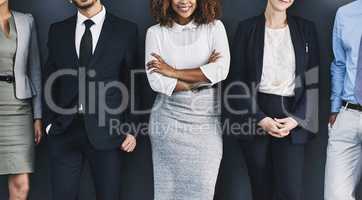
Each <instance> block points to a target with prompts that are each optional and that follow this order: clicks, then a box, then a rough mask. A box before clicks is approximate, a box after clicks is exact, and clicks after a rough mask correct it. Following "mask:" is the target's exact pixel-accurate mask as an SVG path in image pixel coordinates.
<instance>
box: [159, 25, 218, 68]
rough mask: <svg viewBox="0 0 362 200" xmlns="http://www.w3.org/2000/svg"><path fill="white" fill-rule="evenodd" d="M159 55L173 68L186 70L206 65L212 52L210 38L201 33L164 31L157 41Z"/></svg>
mask: <svg viewBox="0 0 362 200" xmlns="http://www.w3.org/2000/svg"><path fill="white" fill-rule="evenodd" d="M159 48H160V54H161V56H162V57H163V58H164V60H165V61H166V62H167V63H169V64H170V65H172V66H175V68H178V69H188V68H195V67H200V66H202V65H205V64H207V61H208V58H209V56H210V55H211V53H212V51H213V44H212V38H211V36H210V35H208V34H206V33H204V32H203V31H196V32H192V33H174V32H171V31H164V32H163V33H162V35H161V37H160V40H159Z"/></svg>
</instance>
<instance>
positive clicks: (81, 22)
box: [45, 6, 106, 134]
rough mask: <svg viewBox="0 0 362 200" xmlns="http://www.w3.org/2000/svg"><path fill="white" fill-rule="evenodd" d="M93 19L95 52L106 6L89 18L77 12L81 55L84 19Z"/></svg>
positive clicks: (77, 49)
mask: <svg viewBox="0 0 362 200" xmlns="http://www.w3.org/2000/svg"><path fill="white" fill-rule="evenodd" d="M88 19H90V20H92V21H93V22H94V25H93V26H92V27H91V28H90V31H91V33H92V41H93V53H94V51H95V49H96V47H97V44H98V40H99V36H100V35H101V32H102V27H103V23H104V20H105V19H106V8H105V7H104V6H103V7H102V11H101V12H99V13H98V14H97V15H94V16H93V17H91V18H88V17H86V16H84V15H83V14H82V13H80V12H79V11H78V14H77V25H76V27H75V48H76V51H77V55H78V57H79V49H80V42H81V41H82V37H83V34H84V32H85V24H84V21H86V20H88ZM82 110H83V105H82V104H81V105H79V111H80V112H81V111H82ZM51 127H52V124H49V125H48V126H47V127H46V129H45V132H46V133H47V134H48V133H49V131H50V129H51Z"/></svg>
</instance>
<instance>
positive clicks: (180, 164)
mask: <svg viewBox="0 0 362 200" xmlns="http://www.w3.org/2000/svg"><path fill="white" fill-rule="evenodd" d="M215 92H216V91H215V90H214V89H207V90H205V91H202V92H198V93H193V92H180V93H176V94H174V95H173V96H171V97H167V96H165V95H158V96H157V98H156V101H155V104H154V107H153V111H152V114H151V117H150V124H149V134H150V139H151V144H152V156H153V166H154V184H155V186H154V187H155V197H154V199H155V200H212V199H213V196H214V190H215V184H216V180H217V176H218V172H219V166H220V162H221V158H222V148H223V147H222V136H221V129H220V117H219V115H218V112H217V101H215V98H214V97H215V95H216V94H215Z"/></svg>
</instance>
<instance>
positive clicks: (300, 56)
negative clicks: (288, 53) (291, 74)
mask: <svg viewBox="0 0 362 200" xmlns="http://www.w3.org/2000/svg"><path fill="white" fill-rule="evenodd" d="M288 25H289V29H290V35H291V38H292V42H293V46H294V52H295V67H296V72H295V85H296V89H295V90H294V91H295V103H297V102H298V101H299V99H300V98H301V96H302V91H303V90H301V89H300V88H301V87H303V81H304V74H303V73H304V64H305V63H304V61H305V56H306V55H305V53H306V51H307V50H306V48H307V47H306V46H305V45H306V44H305V42H304V39H303V36H302V33H301V32H300V31H299V27H298V24H297V22H296V21H295V19H294V18H293V17H291V16H289V15H288Z"/></svg>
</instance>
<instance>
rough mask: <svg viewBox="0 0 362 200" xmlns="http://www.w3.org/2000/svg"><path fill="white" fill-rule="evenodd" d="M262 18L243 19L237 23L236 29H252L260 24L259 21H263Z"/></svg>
mask: <svg viewBox="0 0 362 200" xmlns="http://www.w3.org/2000/svg"><path fill="white" fill-rule="evenodd" d="M262 17H264V16H261V15H259V16H254V17H250V18H247V19H244V20H242V21H240V22H239V24H238V27H239V28H247V27H253V26H254V25H256V24H257V23H258V22H260V20H263V18H262ZM264 20H265V19H264Z"/></svg>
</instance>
